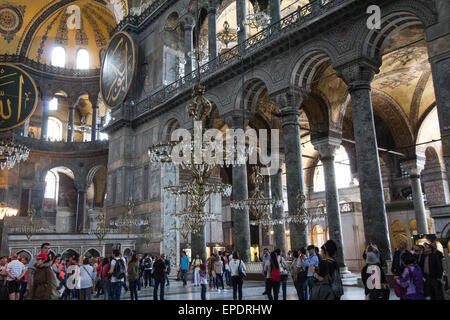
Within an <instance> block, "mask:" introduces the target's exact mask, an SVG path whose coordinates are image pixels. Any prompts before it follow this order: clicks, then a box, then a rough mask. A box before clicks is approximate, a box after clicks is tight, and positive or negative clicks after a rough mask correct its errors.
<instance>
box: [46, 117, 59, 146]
mask: <svg viewBox="0 0 450 320" xmlns="http://www.w3.org/2000/svg"><path fill="white" fill-rule="evenodd" d="M47 136H48V139H49V140H50V141H61V140H62V123H61V121H59V120H58V119H56V118H53V117H49V118H48V126H47Z"/></svg>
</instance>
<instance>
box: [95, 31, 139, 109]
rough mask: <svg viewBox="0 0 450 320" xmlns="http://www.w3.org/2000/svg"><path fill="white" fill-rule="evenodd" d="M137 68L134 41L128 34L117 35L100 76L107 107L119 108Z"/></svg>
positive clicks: (113, 38) (113, 39)
mask: <svg viewBox="0 0 450 320" xmlns="http://www.w3.org/2000/svg"><path fill="white" fill-rule="evenodd" d="M134 67H135V49H134V42H133V39H132V38H131V37H130V35H129V34H127V33H126V32H123V31H122V32H119V33H117V34H115V35H114V36H113V37H112V38H111V40H110V42H109V45H108V49H107V50H106V54H105V59H104V60H103V65H102V72H101V74H100V92H101V93H102V97H103V101H104V102H105V104H106V106H108V107H109V108H111V109H115V108H117V107H118V106H119V105H120V104H121V103H122V102H123V101H124V100H125V98H126V96H127V94H128V91H129V90H130V87H131V82H132V80H133V76H134Z"/></svg>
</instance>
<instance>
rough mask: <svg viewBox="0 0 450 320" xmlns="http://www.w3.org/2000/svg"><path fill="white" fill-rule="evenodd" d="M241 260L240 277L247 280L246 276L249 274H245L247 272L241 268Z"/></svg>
mask: <svg viewBox="0 0 450 320" xmlns="http://www.w3.org/2000/svg"><path fill="white" fill-rule="evenodd" d="M241 262H242V261H241V260H239V266H238V271H239V275H240V276H241V277H242V278H245V277H246V276H247V274H246V273H245V271H244V270H243V269H242V268H241Z"/></svg>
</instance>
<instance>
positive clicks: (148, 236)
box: [143, 217, 152, 247]
mask: <svg viewBox="0 0 450 320" xmlns="http://www.w3.org/2000/svg"><path fill="white" fill-rule="evenodd" d="M146 222H147V223H146V225H145V228H144V235H143V238H144V242H145V245H146V246H147V247H148V246H149V245H150V243H151V241H152V226H151V224H150V222H151V221H150V217H147V219H146Z"/></svg>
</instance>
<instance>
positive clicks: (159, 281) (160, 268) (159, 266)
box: [153, 257, 167, 300]
mask: <svg viewBox="0 0 450 320" xmlns="http://www.w3.org/2000/svg"><path fill="white" fill-rule="evenodd" d="M166 272H167V267H166V264H165V262H164V260H163V259H161V258H158V257H155V262H154V263H153V278H154V279H155V287H154V288H153V300H158V287H159V286H161V289H160V297H159V299H160V300H164V287H165V286H164V282H165V279H166Z"/></svg>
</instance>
